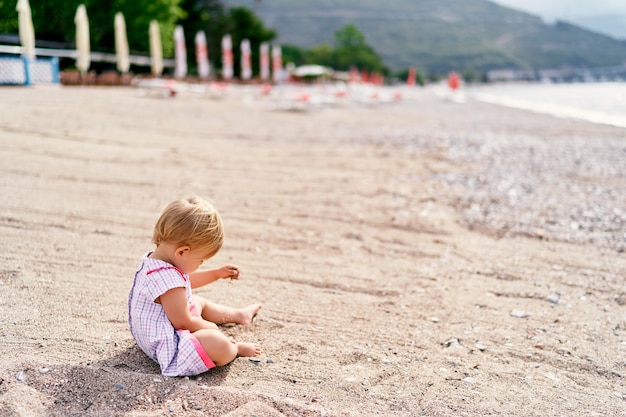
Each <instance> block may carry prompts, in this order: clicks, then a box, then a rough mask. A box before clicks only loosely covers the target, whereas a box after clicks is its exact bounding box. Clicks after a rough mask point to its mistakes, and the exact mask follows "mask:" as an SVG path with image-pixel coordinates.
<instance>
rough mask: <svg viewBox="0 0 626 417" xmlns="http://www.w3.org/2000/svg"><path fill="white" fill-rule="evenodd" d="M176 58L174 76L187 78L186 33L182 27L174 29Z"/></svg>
mask: <svg viewBox="0 0 626 417" xmlns="http://www.w3.org/2000/svg"><path fill="white" fill-rule="evenodd" d="M174 57H175V62H176V68H175V69H174V76H175V77H176V78H185V76H186V75H187V47H186V46H185V32H183V27H182V26H181V25H178V26H176V28H175V29H174Z"/></svg>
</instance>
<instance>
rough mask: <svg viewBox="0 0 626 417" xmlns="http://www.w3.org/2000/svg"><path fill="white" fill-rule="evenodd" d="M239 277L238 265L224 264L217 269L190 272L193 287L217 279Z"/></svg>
mask: <svg viewBox="0 0 626 417" xmlns="http://www.w3.org/2000/svg"><path fill="white" fill-rule="evenodd" d="M227 278H230V279H239V267H238V266H237V265H230V264H228V265H224V266H221V267H219V268H215V269H205V270H203V271H195V272H192V273H190V274H189V281H190V282H191V288H198V287H202V286H204V285H207V284H210V283H212V282H215V281H217V280H218V279H227Z"/></svg>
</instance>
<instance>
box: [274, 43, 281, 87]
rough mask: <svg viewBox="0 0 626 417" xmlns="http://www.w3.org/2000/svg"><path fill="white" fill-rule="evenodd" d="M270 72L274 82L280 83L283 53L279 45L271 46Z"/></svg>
mask: <svg viewBox="0 0 626 417" xmlns="http://www.w3.org/2000/svg"><path fill="white" fill-rule="evenodd" d="M272 72H273V74H274V82H276V83H279V82H281V81H282V78H283V53H282V50H281V48H280V45H274V46H272Z"/></svg>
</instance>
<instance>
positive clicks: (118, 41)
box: [115, 12, 130, 74]
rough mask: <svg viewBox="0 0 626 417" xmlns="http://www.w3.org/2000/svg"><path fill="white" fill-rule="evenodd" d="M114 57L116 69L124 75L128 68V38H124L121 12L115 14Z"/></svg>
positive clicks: (124, 23) (124, 30)
mask: <svg viewBox="0 0 626 417" xmlns="http://www.w3.org/2000/svg"><path fill="white" fill-rule="evenodd" d="M115 55H116V56H117V69H118V70H119V72H121V73H122V74H126V73H127V72H128V69H129V68H130V59H129V57H128V38H127V37H126V21H124V15H123V14H122V12H117V13H116V14H115Z"/></svg>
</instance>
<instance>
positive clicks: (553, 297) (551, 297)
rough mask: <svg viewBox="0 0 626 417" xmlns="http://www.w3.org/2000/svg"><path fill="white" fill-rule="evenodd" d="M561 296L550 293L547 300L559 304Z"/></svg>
mask: <svg viewBox="0 0 626 417" xmlns="http://www.w3.org/2000/svg"><path fill="white" fill-rule="evenodd" d="M559 298H560V297H559V295H558V294H550V295H549V296H547V297H546V300H547V301H549V302H551V303H552V304H558V303H559Z"/></svg>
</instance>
